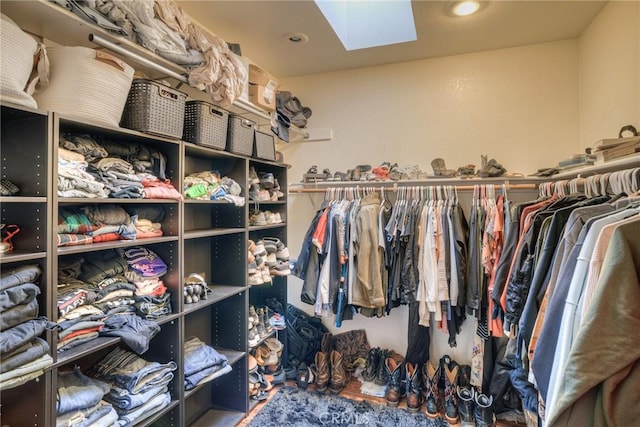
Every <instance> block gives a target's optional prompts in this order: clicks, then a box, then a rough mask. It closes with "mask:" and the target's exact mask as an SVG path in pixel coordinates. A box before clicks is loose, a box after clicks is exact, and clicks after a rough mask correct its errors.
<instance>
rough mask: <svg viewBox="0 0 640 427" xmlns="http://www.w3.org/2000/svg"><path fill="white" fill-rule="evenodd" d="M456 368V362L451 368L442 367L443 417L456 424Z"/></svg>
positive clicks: (457, 418)
mask: <svg viewBox="0 0 640 427" xmlns="http://www.w3.org/2000/svg"><path fill="white" fill-rule="evenodd" d="M458 368H459V366H458V365H457V364H454V365H453V368H449V366H447V365H445V367H444V373H445V376H444V417H445V418H446V419H447V421H448V422H449V424H456V423H457V422H458V421H459V419H460V418H459V417H458V396H457V395H456V387H457V385H458Z"/></svg>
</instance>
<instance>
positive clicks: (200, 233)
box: [184, 228, 244, 240]
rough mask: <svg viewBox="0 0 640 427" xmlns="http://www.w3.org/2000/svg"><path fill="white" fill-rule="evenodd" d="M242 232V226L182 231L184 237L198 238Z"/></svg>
mask: <svg viewBox="0 0 640 427" xmlns="http://www.w3.org/2000/svg"><path fill="white" fill-rule="evenodd" d="M237 233H244V228H214V229H210V230H191V231H185V232H184V238H185V240H187V239H200V238H203V237H213V236H224V235H227V234H237Z"/></svg>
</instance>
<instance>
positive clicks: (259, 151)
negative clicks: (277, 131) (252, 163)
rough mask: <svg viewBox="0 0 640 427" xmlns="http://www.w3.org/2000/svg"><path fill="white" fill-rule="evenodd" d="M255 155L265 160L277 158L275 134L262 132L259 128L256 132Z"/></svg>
mask: <svg viewBox="0 0 640 427" xmlns="http://www.w3.org/2000/svg"><path fill="white" fill-rule="evenodd" d="M253 157H255V158H257V159H263V160H275V159H276V146H275V142H274V138H273V134H270V133H265V132H260V131H259V130H256V131H255V132H254V142H253Z"/></svg>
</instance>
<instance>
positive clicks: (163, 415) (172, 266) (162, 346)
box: [51, 113, 183, 425]
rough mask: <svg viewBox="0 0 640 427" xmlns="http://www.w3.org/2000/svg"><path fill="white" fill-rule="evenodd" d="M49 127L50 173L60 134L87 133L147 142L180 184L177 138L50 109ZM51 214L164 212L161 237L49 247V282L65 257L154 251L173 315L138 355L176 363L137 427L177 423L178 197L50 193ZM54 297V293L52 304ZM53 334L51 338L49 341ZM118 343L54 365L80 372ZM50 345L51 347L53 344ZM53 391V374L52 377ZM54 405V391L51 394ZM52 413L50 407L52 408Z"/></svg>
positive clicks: (87, 347)
mask: <svg viewBox="0 0 640 427" xmlns="http://www.w3.org/2000/svg"><path fill="white" fill-rule="evenodd" d="M54 118H55V119H54V122H53V124H54V127H53V138H52V139H53V141H54V147H53V176H57V173H58V171H57V158H58V148H57V147H58V145H59V135H60V134H61V133H73V134H88V135H91V136H93V137H94V138H96V139H98V140H100V139H104V140H108V141H113V142H118V143H120V144H122V145H124V146H127V145H131V144H140V145H142V146H148V147H149V148H150V149H155V150H158V151H159V152H161V153H162V154H163V155H164V156H165V157H166V160H167V161H166V168H165V173H166V176H167V177H168V178H170V179H171V181H172V183H173V184H174V186H176V187H178V186H179V179H180V170H181V169H180V141H176V140H173V139H164V138H160V137H155V136H151V135H146V134H143V133H140V132H136V131H132V130H127V129H122V128H108V127H104V126H101V125H92V124H88V123H82V122H78V121H75V120H73V119H69V118H65V117H60V116H59V115H58V114H55V113H54ZM52 199H53V212H54V214H55V215H57V212H58V210H59V209H61V208H65V207H80V206H86V205H88V204H103V205H104V204H115V205H119V206H122V207H123V208H124V209H125V210H131V209H136V208H140V207H149V206H155V207H160V208H162V209H163V210H164V212H165V215H164V219H163V220H162V222H161V225H162V231H163V235H162V236H161V237H156V238H146V239H136V240H120V241H116V242H105V243H94V244H91V245H81V246H68V247H59V248H57V247H56V248H54V250H53V252H54V256H53V257H52V270H51V271H52V275H53V280H52V283H53V286H52V287H51V289H52V290H53V292H55V289H56V288H57V285H58V279H57V271H58V265H59V263H61V262H65V261H68V259H70V258H72V257H78V256H83V257H86V256H92V255H100V254H104V253H107V252H108V251H112V250H114V249H120V248H127V247H133V246H144V247H148V248H149V249H150V250H152V251H153V252H155V253H156V254H158V256H160V257H161V258H162V260H163V261H164V262H165V263H166V264H167V267H168V270H167V273H166V274H165V275H164V276H162V281H163V283H164V285H165V286H166V287H167V289H168V292H170V294H171V298H170V299H171V307H172V314H169V315H166V316H163V317H162V318H160V319H158V320H157V321H156V323H157V324H158V325H159V326H160V328H161V330H160V332H159V333H158V334H157V335H156V336H155V337H154V338H153V339H152V340H151V342H150V346H149V350H148V351H147V352H145V353H144V354H142V355H141V357H142V358H143V359H145V360H148V361H154V362H159V363H167V362H169V361H174V362H176V364H177V365H178V370H177V371H176V373H175V378H174V380H173V381H172V383H171V384H170V385H169V390H170V392H171V396H172V402H171V403H170V404H169V405H168V406H167V407H166V408H164V409H163V410H162V411H161V412H159V413H156V414H154V415H153V416H152V417H150V419H146V420H143V421H142V422H141V423H139V424H138V425H150V424H151V423H153V422H155V421H162V423H163V424H170V425H176V424H178V423H179V420H180V401H181V399H182V393H183V381H182V323H183V319H182V313H181V311H182V298H181V296H182V280H181V277H182V272H181V256H180V237H181V229H180V224H181V219H180V203H179V201H177V200H170V199H113V198H106V199H86V198H62V197H58V196H57V191H56V190H55V189H53V191H52ZM55 234H56V233H55V230H54V231H53V233H52V239H55V237H56V236H55ZM55 301H56V298H55V296H54V302H53V304H54V306H55ZM53 312H54V316H55V318H54V319H52V320H55V319H57V313H56V312H57V310H56V309H54V310H53ZM55 341H56V337H55V336H54V342H55ZM119 343H120V339H119V338H110V337H99V338H97V339H95V340H92V341H89V342H87V343H85V344H81V345H79V346H77V347H74V348H72V349H70V350H68V351H64V352H62V353H60V354H58V355H57V357H56V358H55V364H54V367H55V368H56V369H65V370H68V369H71V368H73V367H74V366H79V367H80V368H81V369H82V370H83V372H86V371H87V370H88V369H90V368H91V367H92V366H93V365H95V363H96V362H98V361H100V360H101V359H102V358H103V357H104V356H106V355H107V354H108V353H109V352H110V351H111V350H113V348H114V347H115V346H116V345H118V344H119ZM53 348H55V345H54V346H53ZM52 383H53V385H54V387H53V388H52V390H55V389H56V388H57V387H56V375H54V376H53V378H52ZM53 399H54V404H55V393H53ZM52 415H55V410H54V411H53V412H52Z"/></svg>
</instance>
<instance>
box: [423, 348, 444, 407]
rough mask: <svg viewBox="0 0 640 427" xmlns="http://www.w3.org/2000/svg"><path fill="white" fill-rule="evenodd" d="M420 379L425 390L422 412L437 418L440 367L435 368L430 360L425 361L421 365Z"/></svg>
mask: <svg viewBox="0 0 640 427" xmlns="http://www.w3.org/2000/svg"><path fill="white" fill-rule="evenodd" d="M422 379H423V381H424V387H425V390H426V399H425V402H424V412H425V414H426V415H427V417H429V418H438V417H439V416H440V390H439V389H438V380H439V379H440V367H439V366H438V367H437V368H435V367H434V366H433V365H432V364H431V362H430V361H427V363H425V364H424V365H422Z"/></svg>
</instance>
